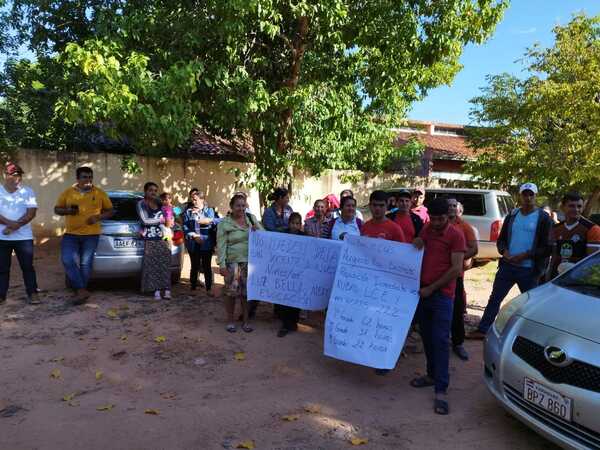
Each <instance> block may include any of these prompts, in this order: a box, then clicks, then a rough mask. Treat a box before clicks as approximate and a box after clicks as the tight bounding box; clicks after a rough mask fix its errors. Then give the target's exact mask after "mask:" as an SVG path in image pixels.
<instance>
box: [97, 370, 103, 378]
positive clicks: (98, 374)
mask: <svg viewBox="0 0 600 450" xmlns="http://www.w3.org/2000/svg"><path fill="white" fill-rule="evenodd" d="M103 376H104V373H103V372H102V371H101V370H96V380H101V379H102V377H103Z"/></svg>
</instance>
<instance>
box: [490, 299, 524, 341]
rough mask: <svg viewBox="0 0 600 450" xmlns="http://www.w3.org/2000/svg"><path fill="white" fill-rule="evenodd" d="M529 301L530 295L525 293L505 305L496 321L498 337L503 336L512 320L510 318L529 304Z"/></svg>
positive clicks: (495, 326)
mask: <svg viewBox="0 0 600 450" xmlns="http://www.w3.org/2000/svg"><path fill="white" fill-rule="evenodd" d="M527 300H529V293H527V292H524V293H523V294H521V295H517V296H516V297H515V298H513V299H512V300H509V301H508V302H506V303H505V304H504V306H503V307H502V309H501V310H500V312H499V313H498V315H497V316H496V321H495V322H494V328H495V330H496V333H498V335H501V334H502V332H503V331H504V328H506V324H507V323H508V321H509V320H510V318H511V317H512V316H513V315H514V314H515V313H516V312H517V311H518V310H519V309H521V307H522V306H523V305H524V304H525V303H527Z"/></svg>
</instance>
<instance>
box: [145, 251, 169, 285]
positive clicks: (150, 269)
mask: <svg viewBox="0 0 600 450" xmlns="http://www.w3.org/2000/svg"><path fill="white" fill-rule="evenodd" d="M170 266H171V246H170V244H169V242H168V241H163V240H159V241H151V240H147V241H145V242H144V259H143V260H142V286H141V288H142V292H154V291H158V290H160V289H171V270H170Z"/></svg>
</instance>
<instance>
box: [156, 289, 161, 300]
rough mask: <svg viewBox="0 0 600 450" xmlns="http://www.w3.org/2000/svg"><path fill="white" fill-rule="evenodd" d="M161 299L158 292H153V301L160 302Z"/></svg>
mask: <svg viewBox="0 0 600 450" xmlns="http://www.w3.org/2000/svg"><path fill="white" fill-rule="evenodd" d="M161 298H162V297H161V296H160V291H154V300H160V299H161Z"/></svg>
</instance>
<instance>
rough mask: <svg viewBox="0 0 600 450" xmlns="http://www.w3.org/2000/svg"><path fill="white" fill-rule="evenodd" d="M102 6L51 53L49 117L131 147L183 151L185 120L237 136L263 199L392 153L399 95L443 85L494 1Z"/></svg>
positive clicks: (378, 162)
mask: <svg viewBox="0 0 600 450" xmlns="http://www.w3.org/2000/svg"><path fill="white" fill-rule="evenodd" d="M28 3H42V2H31V1H29V2H28ZM44 3H46V2H44ZM82 3H83V4H87V5H91V4H94V5H95V6H96V7H98V5H99V4H101V3H103V2H100V1H96V2H90V1H88V2H82ZM105 3H107V4H108V5H109V6H107V7H106V9H105V10H103V9H102V8H100V9H92V10H93V11H94V15H93V17H94V18H100V19H98V20H97V21H96V22H94V28H95V30H97V32H96V33H95V40H94V41H89V40H87V41H86V40H85V37H82V38H81V40H76V41H75V42H74V43H71V44H67V45H64V46H62V47H57V48H58V50H59V51H60V54H59V56H58V57H57V58H59V59H60V61H61V62H62V63H63V65H64V67H65V68H66V73H65V74H64V78H66V79H72V80H73V84H72V86H71V88H70V89H68V90H65V91H64V92H63V94H64V95H63V96H62V98H61V100H60V101H59V102H58V103H57V109H56V111H57V114H58V115H59V116H61V117H65V118H67V119H68V121H69V122H71V123H73V124H84V125H86V124H87V125H89V124H92V123H102V124H103V126H106V127H109V128H112V132H113V133H114V134H115V135H119V134H125V135H127V137H128V138H130V139H131V141H132V142H133V143H134V146H135V147H136V148H137V149H138V151H141V152H147V151H165V150H168V149H172V148H174V147H177V146H179V145H183V144H184V143H185V140H186V139H187V136H188V135H189V134H188V131H189V130H190V129H191V128H193V127H195V126H202V127H203V128H205V129H207V130H208V131H209V132H212V133H215V134H218V135H221V136H224V137H229V136H233V135H237V136H242V137H244V138H247V139H249V140H251V142H252V145H253V147H254V150H255V154H254V163H255V165H254V167H255V173H254V175H255V185H256V187H258V189H259V191H260V192H262V193H265V192H267V191H268V190H270V189H272V188H273V187H274V186H275V185H278V184H281V183H286V182H288V181H289V180H290V178H291V177H290V175H291V170H292V168H296V169H302V170H308V171H310V172H312V173H313V174H315V175H318V174H320V173H321V172H322V170H324V169H326V168H339V169H345V168H359V169H362V170H365V171H368V170H381V168H382V167H384V165H385V164H386V163H387V161H388V160H389V158H390V157H391V156H398V155H395V153H397V150H395V149H394V148H393V147H392V145H391V142H392V136H391V132H390V129H391V127H393V126H397V125H399V123H400V122H401V120H402V118H403V117H404V115H405V112H406V109H407V107H408V106H409V105H410V104H411V102H413V101H415V100H417V99H419V98H421V97H422V96H423V95H425V93H426V92H427V91H428V90H429V89H431V88H433V87H435V86H438V85H440V84H443V83H450V82H451V80H452V79H453V77H454V75H455V74H456V73H457V72H458V70H460V64H459V63H458V58H459V56H460V54H461V52H462V48H463V46H464V45H466V44H467V43H469V42H481V41H482V40H484V39H485V38H486V37H488V36H489V34H490V33H491V31H492V30H493V28H494V26H495V24H496V23H497V22H498V20H499V19H500V17H501V15H502V12H503V10H504V8H505V6H506V2H505V1H504V0H477V1H474V0H451V1H450V0H448V1H445V0H444V1H436V2H431V1H429V0H411V1H397V0H375V1H370V2H363V1H359V0H321V1H318V2H314V1H307V0H275V1H273V0H243V1H240V0H205V1H202V2H189V1H184V0H173V1H165V0H148V1H141V0H132V1H128V2H122V4H121V5H120V6H119V7H117V8H115V6H114V5H115V4H117V3H118V2H105ZM90 7H91V6H90ZM50 14H51V13H50ZM89 16H90V17H92V15H89ZM78 17H79V20H81V16H78ZM85 17H88V15H86V16H85ZM106 17H110V21H111V23H110V25H107V24H104V23H103V20H106ZM102 18H104V19H102ZM101 19H102V20H101ZM50 23H56V21H50ZM13 26H16V25H15V24H14V23H13ZM56 40H57V39H56V38H55V37H54V35H48V36H47V37H46V41H44V39H38V44H37V45H38V47H39V48H40V49H44V48H49V47H50V44H51V43H53V42H55V41H56ZM44 42H47V43H48V44H46V45H42V44H43V43H44ZM61 49H64V50H61ZM133 61H136V63H135V64H134V65H135V70H133V72H132V69H133V67H132V63H133ZM74 74H76V75H75V76H73V75H74ZM192 74H193V76H192ZM181 77H184V78H185V81H184V80H183V79H182V78H181ZM169 99H173V104H172V105H170V104H168V103H170V102H171V101H170V100H169ZM132 124H137V126H132ZM139 124H142V125H139ZM173 128H175V131H173V132H172V134H171V135H170V136H167V131H169V130H171V129H173Z"/></svg>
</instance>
